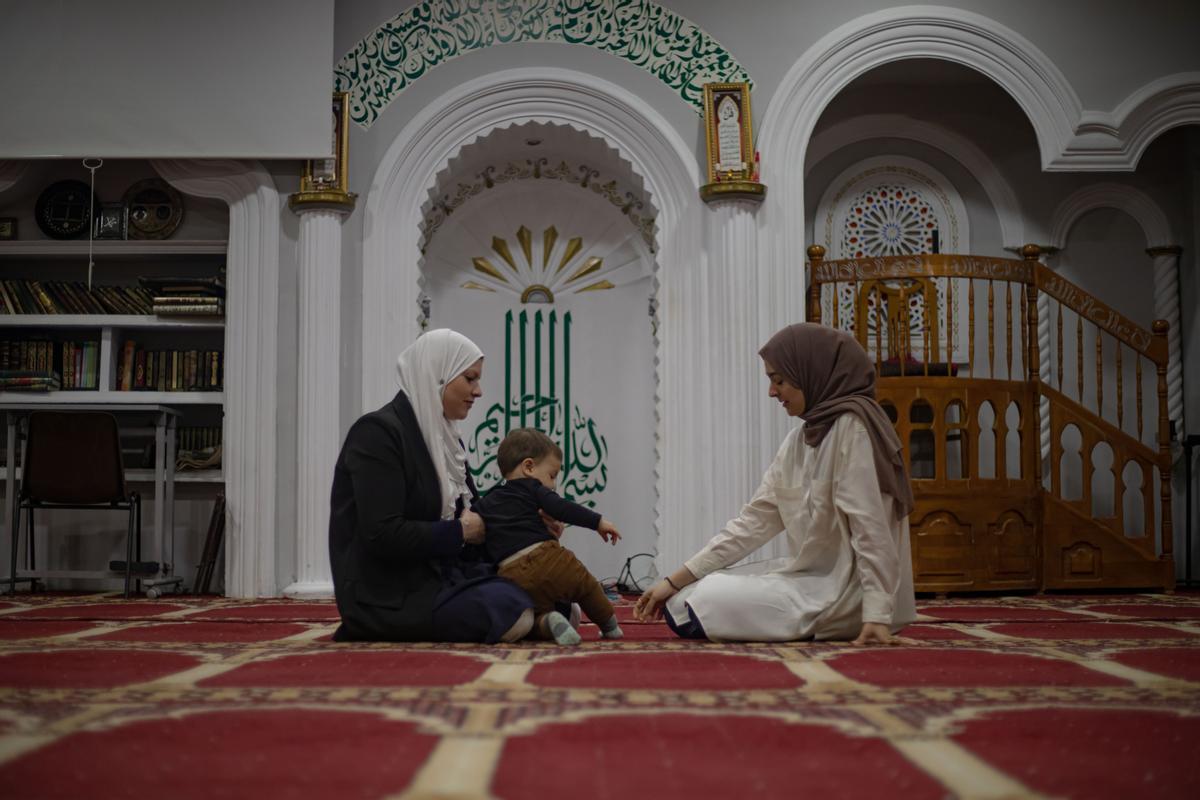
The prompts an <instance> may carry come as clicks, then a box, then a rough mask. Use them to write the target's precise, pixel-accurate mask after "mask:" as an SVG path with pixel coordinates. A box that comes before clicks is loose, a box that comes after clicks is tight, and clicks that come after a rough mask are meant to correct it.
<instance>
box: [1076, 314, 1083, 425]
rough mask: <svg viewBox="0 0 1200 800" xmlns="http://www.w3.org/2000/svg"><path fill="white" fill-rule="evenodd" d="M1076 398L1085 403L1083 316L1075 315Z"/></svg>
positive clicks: (1080, 402) (1081, 403)
mask: <svg viewBox="0 0 1200 800" xmlns="http://www.w3.org/2000/svg"><path fill="white" fill-rule="evenodd" d="M1075 339H1076V342H1075V384H1076V386H1075V399H1076V400H1078V401H1079V404H1080V405H1083V317H1082V316H1080V315H1078V314H1076V315H1075Z"/></svg>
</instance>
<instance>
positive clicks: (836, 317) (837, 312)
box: [821, 281, 842, 328]
mask: <svg viewBox="0 0 1200 800" xmlns="http://www.w3.org/2000/svg"><path fill="white" fill-rule="evenodd" d="M821 288H822V289H824V288H825V287H821ZM839 306H841V301H840V300H839V299H838V282H837V281H834V282H833V327H834V328H840V327H842V326H841V324H840V323H841V321H842V319H841V317H842V315H841V309H840V308H839Z"/></svg>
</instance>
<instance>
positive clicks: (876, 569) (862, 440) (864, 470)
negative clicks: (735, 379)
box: [666, 414, 916, 642]
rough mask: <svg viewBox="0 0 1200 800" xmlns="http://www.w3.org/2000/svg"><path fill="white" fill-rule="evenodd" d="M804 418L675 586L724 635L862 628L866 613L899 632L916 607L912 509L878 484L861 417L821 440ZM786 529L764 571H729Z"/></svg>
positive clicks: (826, 635)
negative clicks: (784, 543)
mask: <svg viewBox="0 0 1200 800" xmlns="http://www.w3.org/2000/svg"><path fill="white" fill-rule="evenodd" d="M803 430H804V429H803V426H801V427H800V428H797V429H795V430H793V431H792V432H791V433H790V434H789V435H788V437H787V438H786V439H785V440H784V442H783V445H782V446H781V447H780V448H779V452H778V453H777V454H776V456H775V460H774V461H773V462H772V463H771V466H770V468H769V469H768V470H767V473H766V475H764V476H763V481H762V485H761V486H759V487H758V490H757V491H756V492H755V493H754V496H753V497H752V498H751V499H750V502H749V503H747V504H746V506H745V508H743V509H742V512H741V514H740V515H739V516H738V517H737V518H736V519H733V520H730V522H729V523H728V524H726V525H725V528H724V529H723V530H722V531H721V532H720V533H718V534H717V535H716V536H714V537H713V538H712V541H710V542H709V543H708V544H707V545H706V546H705V548H704V549H703V550H701V551H700V552H699V553H697V554H696V555H695V556H693V557H692V558H691V559H689V560H688V561H687V562H686V566H687V568H688V569H689V570H690V571H691V572H692V574H693V575H695V576H696V577H697V578H700V579H701V580H699V581H697V582H696V583H693V584H691V585H689V586H685V587H684V588H683V590H682V591H680V592H679V593H677V594H676V595H674V596H673V597H672V598H671V599H670V600H669V601H668V602H667V607H666V613H668V614H670V615H671V616H672V618H673V619H674V620H675V622H676V623H677V624H684V623H686V622H687V621H688V612H687V606H690V607H691V609H692V611H693V612H694V613H695V615H696V618H697V619H699V621H700V624H701V626H702V627H703V628H704V632H705V633H706V634H707V635H708V637H709V638H710V639H712V640H714V641H756V642H780V641H793V640H796V639H810V638H812V639H851V638H854V637H855V636H857V635H858V633H859V631H860V630H861V628H862V624H863V623H864V622H880V623H883V624H885V625H888V626H889V627H890V628H891V630H892V632H893V633H894V632H896V631H899V630H900V629H901V628H903V627H904V626H905V625H907V624H908V623H910V622H912V621H913V619H914V618H915V617H916V607H915V603H914V600H913V579H912V558H911V554H910V551H909V531H908V518H907V517H902V518H900V519H897V518H896V514H895V513H894V510H893V505H894V503H895V501H894V499H893V498H892V497H891V495H887V494H884V493H882V492H881V491H880V489H879V481H878V479H877V477H876V473H875V463H874V459H873V457H872V449H871V442H870V439H869V438H868V435H867V429H866V427H865V426H864V425H863V422H862V420H861V419H859V418H858V417H857V416H856V415H854V414H842V415H841V416H840V417H838V418H837V420H836V421H835V422H834V424H833V427H832V428H831V429H830V431H829V433H828V434H826V436H825V438H824V440H823V441H822V442H821V444H820V445H819V446H817V447H815V448H814V447H810V446H809V445H808V444H806V443H805V441H804V434H803ZM781 532H786V534H787V537H788V543H789V551H790V555H789V556H788V557H786V558H783V559H776V560H775V563H773V564H772V565H771V568H770V571H768V572H766V573H765V574H757V575H748V574H738V573H737V572H733V571H727V570H725V568H726V567H729V566H730V565H732V564H735V563H736V562H737V561H739V560H740V559H742V558H744V557H745V556H746V555H748V554H749V553H751V552H753V551H754V550H755V549H757V548H758V547H760V546H762V545H763V544H765V543H766V542H768V541H770V540H771V539H772V538H773V537H775V536H776V535H778V534H779V533H781Z"/></svg>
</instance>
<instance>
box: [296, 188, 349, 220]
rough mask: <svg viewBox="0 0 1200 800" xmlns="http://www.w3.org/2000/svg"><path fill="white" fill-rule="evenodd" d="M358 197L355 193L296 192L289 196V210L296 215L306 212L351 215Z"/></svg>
mask: <svg viewBox="0 0 1200 800" xmlns="http://www.w3.org/2000/svg"><path fill="white" fill-rule="evenodd" d="M357 200H358V195H356V194H355V193H354V192H338V191H332V190H329V191H319V192H296V193H295V194H291V195H288V208H290V209H291V210H292V211H293V212H295V213H296V214H303V213H305V212H306V211H336V212H338V213H341V214H349V213H350V212H352V211H353V210H354V204H355V202H356V201H357Z"/></svg>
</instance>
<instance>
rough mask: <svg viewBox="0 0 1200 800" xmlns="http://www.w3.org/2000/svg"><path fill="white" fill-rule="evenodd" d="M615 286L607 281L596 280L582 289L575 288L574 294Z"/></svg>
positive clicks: (613, 287)
mask: <svg viewBox="0 0 1200 800" xmlns="http://www.w3.org/2000/svg"><path fill="white" fill-rule="evenodd" d="M615 288H617V287H616V286H614V285H613V284H611V283H609V282H608V281H596V282H595V283H593V284H592V285H590V286H585V287H583V288H582V289H576V290H575V294H579V293H581V292H599V291H603V290H604V289H615Z"/></svg>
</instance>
